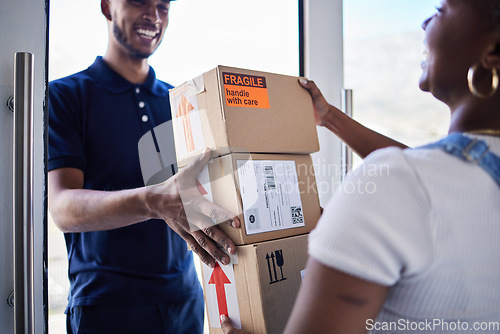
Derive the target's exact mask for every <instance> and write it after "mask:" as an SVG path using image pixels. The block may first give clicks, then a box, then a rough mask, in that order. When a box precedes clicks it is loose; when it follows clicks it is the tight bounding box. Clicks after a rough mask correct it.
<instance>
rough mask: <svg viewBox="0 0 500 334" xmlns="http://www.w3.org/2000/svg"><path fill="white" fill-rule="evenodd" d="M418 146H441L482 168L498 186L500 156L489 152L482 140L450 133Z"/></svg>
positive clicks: (499, 179)
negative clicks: (430, 142) (435, 140)
mask: <svg viewBox="0 0 500 334" xmlns="http://www.w3.org/2000/svg"><path fill="white" fill-rule="evenodd" d="M419 148H441V149H443V150H444V151H445V152H447V153H449V154H451V155H454V156H456V157H458V158H460V159H462V160H464V161H468V162H471V163H474V164H476V165H478V166H480V167H481V168H483V169H484V170H485V171H486V172H487V173H488V174H490V175H491V177H492V178H493V179H494V180H495V182H496V183H497V184H498V186H500V157H499V156H497V155H495V154H494V153H493V152H490V150H489V148H488V144H486V142H484V141H483V140H479V139H475V138H469V137H467V136H465V135H463V134H461V133H452V134H450V135H448V136H447V137H446V138H443V139H441V140H440V141H438V142H435V143H432V144H429V145H425V146H422V147H419Z"/></svg>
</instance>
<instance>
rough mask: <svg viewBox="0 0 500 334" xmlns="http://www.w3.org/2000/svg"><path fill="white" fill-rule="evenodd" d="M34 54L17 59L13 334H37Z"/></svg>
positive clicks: (15, 74)
mask: <svg viewBox="0 0 500 334" xmlns="http://www.w3.org/2000/svg"><path fill="white" fill-rule="evenodd" d="M33 64H34V61H33V54H31V53H26V52H17V53H16V54H15V57H14V140H13V141H14V166H13V174H14V175H13V185H14V189H13V200H14V202H13V209H14V212H13V229H14V298H15V300H14V318H15V319H14V330H15V333H16V334H25V333H34V276H33V275H34V269H33V264H34V262H33V258H34V254H33V242H34V238H33V232H34V226H33V223H34V222H33V207H32V203H33V198H32V194H33V161H32V157H33V78H34V74H33V73H34V71H33V67H34V65H33Z"/></svg>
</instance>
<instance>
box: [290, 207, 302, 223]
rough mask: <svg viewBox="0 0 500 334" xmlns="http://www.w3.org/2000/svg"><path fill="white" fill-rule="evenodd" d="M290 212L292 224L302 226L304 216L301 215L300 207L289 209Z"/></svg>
mask: <svg viewBox="0 0 500 334" xmlns="http://www.w3.org/2000/svg"><path fill="white" fill-rule="evenodd" d="M290 210H291V212H292V224H304V216H303V215H302V207H301V206H292V207H290Z"/></svg>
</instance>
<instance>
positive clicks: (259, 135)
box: [170, 66, 319, 167]
mask: <svg viewBox="0 0 500 334" xmlns="http://www.w3.org/2000/svg"><path fill="white" fill-rule="evenodd" d="M170 104H171V107H172V120H173V127H174V137H175V146H176V152H177V161H178V164H179V167H183V166H185V165H186V164H187V163H188V162H189V161H190V159H191V158H192V157H193V156H196V155H198V154H200V152H201V151H202V150H203V149H204V148H205V147H207V146H208V147H210V148H211V149H213V150H214V152H213V155H212V157H216V156H221V155H224V154H227V153H233V152H238V153H240V152H241V153H290V154H309V153H312V152H316V151H318V150H319V142H318V135H317V132H316V123H315V119H314V111H313V104H312V99H311V96H310V95H309V92H307V91H306V90H305V89H304V88H302V87H301V86H300V84H299V83H298V77H292V76H286V75H279V74H273V73H266V72H257V71H252V70H245V69H239V68H233V67H226V66H217V67H216V68H214V69H213V70H210V71H208V72H206V73H204V74H202V75H201V76H199V77H197V78H195V79H193V80H190V81H188V82H186V83H184V84H182V85H181V86H179V87H177V88H174V89H172V90H170Z"/></svg>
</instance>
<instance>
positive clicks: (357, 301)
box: [284, 257, 389, 334]
mask: <svg viewBox="0 0 500 334" xmlns="http://www.w3.org/2000/svg"><path fill="white" fill-rule="evenodd" d="M388 291H389V288H388V287H385V286H382V285H379V284H375V283H371V282H368V281H365V280H362V279H359V278H356V277H353V276H350V275H348V274H345V273H342V272H340V271H338V270H335V269H333V268H330V267H327V266H325V265H323V264H321V263H320V262H318V261H316V260H315V259H314V258H311V257H310V258H309V261H308V263H307V267H306V274H305V278H304V282H302V286H301V287H300V290H299V295H298V296H297V299H296V300H295V305H294V308H293V310H292V314H291V315H290V318H289V319H288V323H287V326H286V328H285V332H284V333H286V334H295V333H297V334H302V333H318V334H321V333H329V334H335V333H339V334H351V333H353V334H354V333H356V334H359V333H365V332H367V325H369V324H370V323H371V322H370V321H371V320H373V319H375V318H376V316H377V314H378V313H379V311H380V309H381V307H382V305H383V303H384V301H385V298H386V296H387V293H388Z"/></svg>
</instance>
